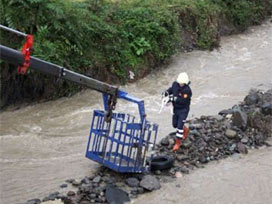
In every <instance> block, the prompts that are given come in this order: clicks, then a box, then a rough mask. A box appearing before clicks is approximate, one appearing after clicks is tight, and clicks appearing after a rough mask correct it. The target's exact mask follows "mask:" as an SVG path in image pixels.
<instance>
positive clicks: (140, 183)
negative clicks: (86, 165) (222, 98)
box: [26, 89, 272, 204]
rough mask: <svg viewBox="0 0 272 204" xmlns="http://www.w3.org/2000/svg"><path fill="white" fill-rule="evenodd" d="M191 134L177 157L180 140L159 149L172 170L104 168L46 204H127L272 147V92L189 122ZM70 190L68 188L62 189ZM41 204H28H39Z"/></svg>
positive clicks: (258, 93) (251, 96) (256, 93)
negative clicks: (214, 164)
mask: <svg viewBox="0 0 272 204" xmlns="http://www.w3.org/2000/svg"><path fill="white" fill-rule="evenodd" d="M189 124H190V125H189V127H190V134H189V136H188V138H187V139H186V140H184V141H183V143H182V146H181V148H180V149H179V150H178V151H177V152H176V153H173V152H172V148H173V145H174V142H175V134H174V133H173V134H169V135H168V136H166V137H165V138H163V139H162V140H161V141H160V142H159V144H158V145H157V146H156V154H157V155H167V156H170V157H173V158H175V162H174V165H173V167H172V168H170V169H167V170H163V171H161V170H156V171H153V172H150V173H149V174H145V175H143V174H118V173H115V172H113V171H111V170H109V169H107V168H104V167H101V169H100V171H99V172H98V173H97V174H96V175H94V176H91V177H85V178H83V179H82V180H81V181H76V180H74V179H70V180H67V183H68V184H69V186H73V187H76V189H77V190H75V191H72V190H71V191H68V192H67V193H66V195H61V194H60V193H59V192H55V193H52V194H50V195H49V196H47V197H45V198H44V199H43V200H42V201H48V200H54V199H61V200H62V202H64V203H65V204H90V203H120V204H122V203H125V202H127V201H129V200H130V198H136V197H137V195H138V194H143V193H145V192H150V191H153V190H157V189H159V188H160V182H162V181H166V180H167V178H175V177H180V176H182V173H189V172H190V171H191V170H193V169H195V168H201V167H204V164H206V163H208V162H209V161H213V160H219V159H223V158H226V157H228V156H230V155H232V154H235V153H243V154H247V152H248V149H255V148H259V147H260V146H263V145H267V146H270V144H269V143H268V142H267V138H268V137H271V134H272V89H271V90H269V91H267V92H265V93H263V92H261V91H256V90H255V91H254V90H252V91H251V92H250V93H249V95H248V96H246V97H245V99H244V101H243V102H242V103H241V104H239V105H235V106H234V107H232V108H231V109H228V110H223V111H220V112H219V114H218V115H216V116H202V117H200V118H195V119H193V120H191V121H190V122H189ZM61 187H62V188H66V187H67V184H63V185H61ZM39 203H41V201H40V200H39V199H34V200H31V201H28V202H27V203H26V204H39Z"/></svg>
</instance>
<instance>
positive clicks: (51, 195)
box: [47, 192, 60, 200]
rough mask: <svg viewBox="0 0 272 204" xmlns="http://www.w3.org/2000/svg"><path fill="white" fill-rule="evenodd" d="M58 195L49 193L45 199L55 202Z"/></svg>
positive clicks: (57, 193)
mask: <svg viewBox="0 0 272 204" xmlns="http://www.w3.org/2000/svg"><path fill="white" fill-rule="evenodd" d="M59 195H60V193H59V192H54V193H50V194H49V196H48V197H47V198H48V199H49V200H55V199H57V198H59Z"/></svg>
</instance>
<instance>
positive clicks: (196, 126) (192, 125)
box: [189, 123, 203, 130]
mask: <svg viewBox="0 0 272 204" xmlns="http://www.w3.org/2000/svg"><path fill="white" fill-rule="evenodd" d="M202 127H203V124H201V123H193V124H190V126H189V128H190V129H192V130H193V129H201V128H202Z"/></svg>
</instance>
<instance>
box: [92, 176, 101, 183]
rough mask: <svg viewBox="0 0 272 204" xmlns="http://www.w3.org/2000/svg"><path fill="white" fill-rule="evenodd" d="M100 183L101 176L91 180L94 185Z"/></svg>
mask: <svg viewBox="0 0 272 204" xmlns="http://www.w3.org/2000/svg"><path fill="white" fill-rule="evenodd" d="M100 181H101V176H96V177H94V179H93V182H94V183H99V182H100Z"/></svg>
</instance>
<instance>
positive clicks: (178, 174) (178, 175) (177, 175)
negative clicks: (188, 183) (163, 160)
mask: <svg viewBox="0 0 272 204" xmlns="http://www.w3.org/2000/svg"><path fill="white" fill-rule="evenodd" d="M175 176H176V177H177V178H182V177H183V175H182V173H181V172H179V171H178V172H176V174H175Z"/></svg>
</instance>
